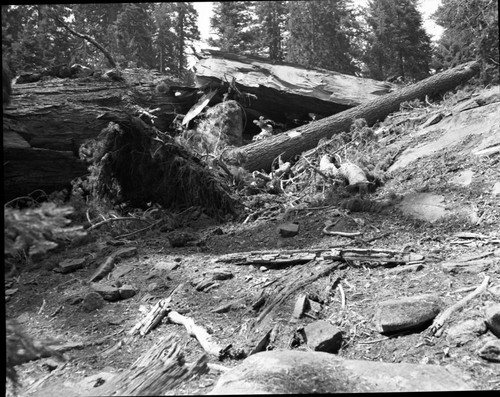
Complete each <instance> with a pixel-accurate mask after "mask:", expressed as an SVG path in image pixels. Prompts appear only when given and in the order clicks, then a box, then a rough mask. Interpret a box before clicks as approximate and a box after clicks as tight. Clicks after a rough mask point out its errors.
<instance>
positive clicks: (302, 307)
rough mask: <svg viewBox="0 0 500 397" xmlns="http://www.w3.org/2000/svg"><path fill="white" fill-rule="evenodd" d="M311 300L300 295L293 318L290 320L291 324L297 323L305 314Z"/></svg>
mask: <svg viewBox="0 0 500 397" xmlns="http://www.w3.org/2000/svg"><path fill="white" fill-rule="evenodd" d="M308 306H309V300H308V299H307V295H306V294H300V295H299V297H298V298H297V300H296V302H295V307H294V309H293V313H292V317H291V318H290V322H291V323H296V322H297V321H298V320H299V318H300V317H302V315H303V314H304V312H305V311H306V310H307V309H308Z"/></svg>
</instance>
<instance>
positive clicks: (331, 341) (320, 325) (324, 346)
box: [304, 320, 342, 353]
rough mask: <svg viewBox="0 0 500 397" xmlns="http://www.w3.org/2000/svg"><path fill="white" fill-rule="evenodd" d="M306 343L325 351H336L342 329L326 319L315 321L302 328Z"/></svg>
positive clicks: (340, 339)
mask: <svg viewBox="0 0 500 397" xmlns="http://www.w3.org/2000/svg"><path fill="white" fill-rule="evenodd" d="M304 334H305V339H306V343H307V345H308V346H309V347H310V348H311V349H313V350H315V351H322V352H326V353H338V351H339V349H340V345H341V344H342V331H341V330H340V329H339V328H337V327H335V326H333V325H332V324H330V323H329V322H328V321H323V320H320V321H315V322H313V323H311V324H308V325H307V326H306V327H305V328H304Z"/></svg>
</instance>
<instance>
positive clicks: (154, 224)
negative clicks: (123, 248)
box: [116, 219, 163, 239]
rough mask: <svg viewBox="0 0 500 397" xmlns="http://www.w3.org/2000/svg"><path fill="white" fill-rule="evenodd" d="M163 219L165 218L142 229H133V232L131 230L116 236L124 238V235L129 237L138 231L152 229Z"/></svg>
mask: <svg viewBox="0 0 500 397" xmlns="http://www.w3.org/2000/svg"><path fill="white" fill-rule="evenodd" d="M162 220H163V219H160V220H159V221H157V222H154V223H152V224H150V225H149V226H146V227H144V228H142V229H139V230H136V231H133V232H130V233H125V234H121V235H119V236H116V238H117V239H120V238H124V237H129V236H132V235H134V234H137V233H140V232H143V231H145V230H148V229H151V228H152V227H154V226H156V225H158V224H159V223H160V222H161V221H162Z"/></svg>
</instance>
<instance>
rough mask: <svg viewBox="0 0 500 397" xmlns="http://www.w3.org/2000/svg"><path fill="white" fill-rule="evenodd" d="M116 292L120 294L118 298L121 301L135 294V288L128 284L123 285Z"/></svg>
mask: <svg viewBox="0 0 500 397" xmlns="http://www.w3.org/2000/svg"><path fill="white" fill-rule="evenodd" d="M118 292H119V293H120V298H122V299H129V298H132V297H133V296H134V295H135V294H136V293H137V291H136V290H135V288H134V287H132V286H131V285H129V284H123V285H122V286H121V287H120V288H119V289H118Z"/></svg>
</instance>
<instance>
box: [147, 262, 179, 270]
mask: <svg viewBox="0 0 500 397" xmlns="http://www.w3.org/2000/svg"><path fill="white" fill-rule="evenodd" d="M180 265H181V264H180V263H179V262H165V261H160V262H158V263H156V264H155V265H154V266H153V268H154V269H156V270H161V271H165V272H171V271H172V270H175V269H177V268H178V267H179V266H180Z"/></svg>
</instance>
